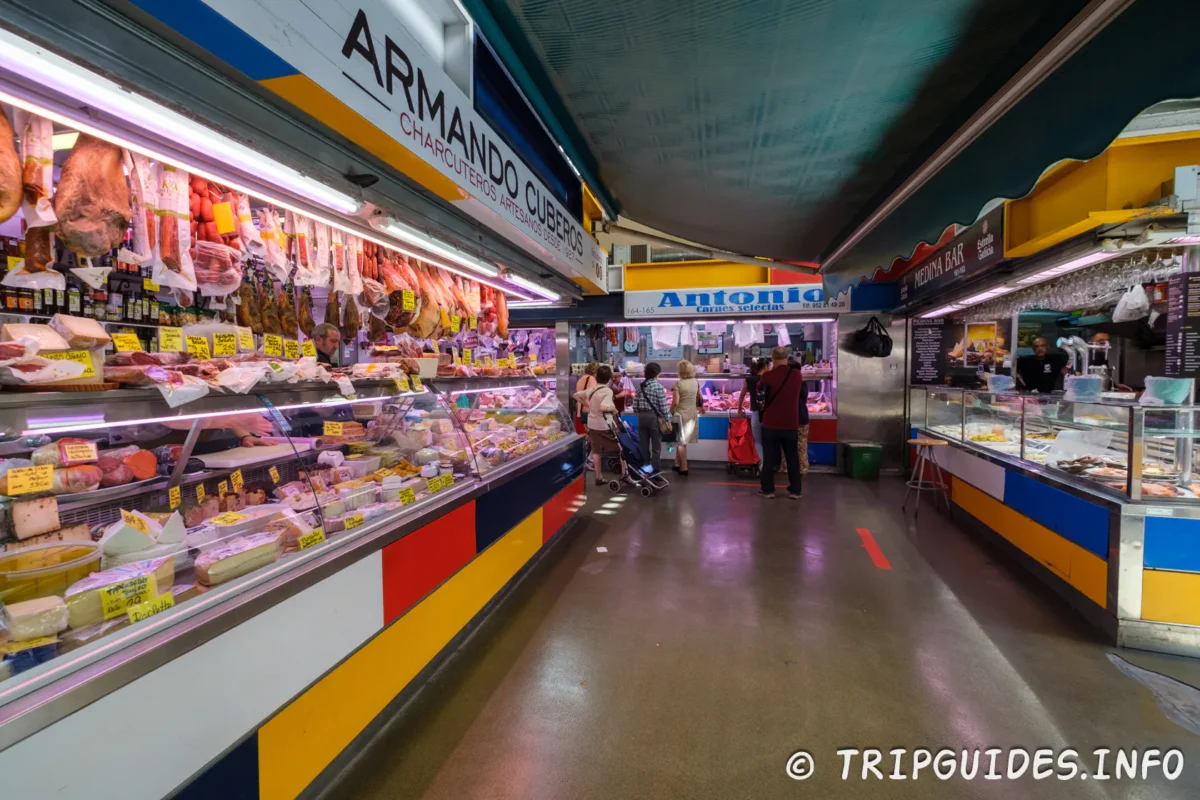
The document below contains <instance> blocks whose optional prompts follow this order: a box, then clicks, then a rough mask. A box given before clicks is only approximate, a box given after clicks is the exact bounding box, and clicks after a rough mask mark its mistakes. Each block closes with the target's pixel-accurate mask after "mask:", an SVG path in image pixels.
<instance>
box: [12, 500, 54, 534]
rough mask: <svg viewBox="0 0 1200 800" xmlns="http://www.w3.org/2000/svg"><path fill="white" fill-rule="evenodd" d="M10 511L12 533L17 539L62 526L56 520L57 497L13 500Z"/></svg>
mask: <svg viewBox="0 0 1200 800" xmlns="http://www.w3.org/2000/svg"><path fill="white" fill-rule="evenodd" d="M11 513H12V523H13V533H14V534H16V537H17V538H18V539H28V538H29V537H30V536H37V535H38V534H39V533H49V532H50V531H56V530H58V529H59V528H61V527H62V525H60V524H59V521H58V499H57V498H54V497H35V498H33V499H32V500H15V501H13V504H12V512H11Z"/></svg>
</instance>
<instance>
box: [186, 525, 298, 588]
mask: <svg viewBox="0 0 1200 800" xmlns="http://www.w3.org/2000/svg"><path fill="white" fill-rule="evenodd" d="M283 540H284V537H283V535H282V533H280V532H279V531H266V532H264V533H256V534H253V535H252V536H239V537H237V538H236V539H230V540H229V541H227V542H225V543H224V544H221V545H220V546H218V547H214V548H213V549H212V550H209V551H207V552H204V553H201V554H200V555H199V556H197V557H196V577H197V579H199V581H200V582H201V583H202V584H204V585H205V586H216V585H218V584H221V583H224V582H225V581H231V580H233V579H234V578H240V577H241V576H243V575H246V574H248V573H251V572H253V571H254V570H256V569H259V568H260V567H265V566H266V565H267V564H270V563H272V562H273V561H275V559H277V558H279V553H280V552H281V551H282V550H283Z"/></svg>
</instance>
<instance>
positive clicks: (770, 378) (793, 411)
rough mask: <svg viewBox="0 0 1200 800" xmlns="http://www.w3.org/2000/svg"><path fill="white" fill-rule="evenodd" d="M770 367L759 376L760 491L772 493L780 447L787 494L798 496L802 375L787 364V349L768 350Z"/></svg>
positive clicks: (795, 497)
mask: <svg viewBox="0 0 1200 800" xmlns="http://www.w3.org/2000/svg"><path fill="white" fill-rule="evenodd" d="M771 363H772V366H771V369H769V370H767V371H766V372H765V373H763V376H762V378H761V379H760V380H759V383H760V385H761V386H762V388H763V395H764V396H763V405H762V435H763V462H764V463H763V470H762V483H761V487H760V489H759V492H758V493H759V494H760V495H762V496H763V497H774V496H775V467H776V465H778V464H779V450H780V448H783V457H784V460H785V461H786V462H787V472H788V497H789V498H790V499H792V500H796V499H799V498H800V497H801V495H802V490H801V482H800V481H801V479H800V454H799V451H798V450H797V447H798V446H799V445H798V442H799V430H800V403H801V402H802V401H801V397H802V393H803V391H804V388H803V386H804V377H803V375H800V374H797V373H799V370H794V369H792V368H791V367H790V366H788V349H787V348H786V347H776V348H775V349H773V350H772V351H771Z"/></svg>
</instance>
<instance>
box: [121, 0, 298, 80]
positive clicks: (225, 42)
mask: <svg viewBox="0 0 1200 800" xmlns="http://www.w3.org/2000/svg"><path fill="white" fill-rule="evenodd" d="M132 2H133V4H134V5H135V6H137V7H138V8H140V9H142V10H143V11H145V12H146V13H147V14H149V15H151V16H153V17H155V18H156V19H158V20H159V21H160V22H162V23H164V24H166V25H169V26H170V27H172V28H174V29H175V30H176V31H178V32H179V33H180V34H182V35H184V36H186V37H187V38H188V39H191V40H192V41H193V42H195V43H196V44H198V45H200V46H201V47H203V48H204V49H205V50H207V51H208V52H210V53H212V54H213V55H214V56H216V57H217V58H219V59H221V60H222V61H224V62H225V63H226V64H228V65H230V66H231V67H233V68H235V69H237V70H238V71H239V72H241V73H243V74H245V75H247V76H249V77H250V78H253V79H254V80H256V81H265V80H267V79H269V78H281V77H283V76H285V75H298V74H299V73H300V70H298V69H296V68H295V67H293V66H292V65H291V64H289V63H288V62H286V61H284V60H283V59H282V58H280V57H279V56H277V55H275V54H274V53H273V52H271V51H270V50H269V49H267V48H266V47H264V46H263V45H261V44H259V42H258V40H257V39H255V38H254V37H252V36H251V35H250V34H248V33H246V32H245V31H243V30H242V29H241V28H239V27H237V26H236V25H234V24H233V23H232V22H230V21H229V20H227V19H225V18H224V17H223V16H221V15H220V14H218V13H217V12H216V11H213V10H212V9H211V8H209V7H208V6H207V5H205V4H204V3H203V2H201V0H132Z"/></svg>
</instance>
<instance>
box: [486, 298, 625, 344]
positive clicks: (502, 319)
mask: <svg viewBox="0 0 1200 800" xmlns="http://www.w3.org/2000/svg"><path fill="white" fill-rule="evenodd" d="M613 330H616V329H615V328H614V329H613ZM496 333H497V334H499V335H500V338H502V339H504V338H508V298H507V297H505V296H504V292H496Z"/></svg>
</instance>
